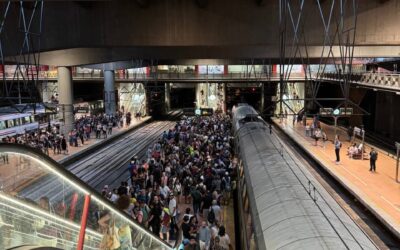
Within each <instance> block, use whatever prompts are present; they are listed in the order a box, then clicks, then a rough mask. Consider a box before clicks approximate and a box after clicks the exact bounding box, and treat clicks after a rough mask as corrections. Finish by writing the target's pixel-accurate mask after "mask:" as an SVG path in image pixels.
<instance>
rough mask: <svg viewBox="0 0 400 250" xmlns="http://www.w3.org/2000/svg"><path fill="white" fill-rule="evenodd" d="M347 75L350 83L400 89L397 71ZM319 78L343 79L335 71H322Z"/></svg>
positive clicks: (399, 77) (399, 76) (394, 89)
mask: <svg viewBox="0 0 400 250" xmlns="http://www.w3.org/2000/svg"><path fill="white" fill-rule="evenodd" d="M348 77H349V78H348V79H349V80H350V81H351V82H352V83H356V84H360V85H364V86H368V87H373V88H380V89H387V90H393V91H400V74H398V73H373V72H365V73H354V74H351V75H350V76H348ZM319 78H320V79H329V80H341V79H343V75H340V74H337V73H324V74H321V75H319Z"/></svg>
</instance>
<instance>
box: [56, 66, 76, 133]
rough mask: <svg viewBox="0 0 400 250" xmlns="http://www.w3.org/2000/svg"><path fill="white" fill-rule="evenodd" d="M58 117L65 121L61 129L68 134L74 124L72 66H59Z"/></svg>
mask: <svg viewBox="0 0 400 250" xmlns="http://www.w3.org/2000/svg"><path fill="white" fill-rule="evenodd" d="M57 74H58V100H59V111H58V117H59V118H60V119H62V121H63V127H62V128H61V131H62V132H63V133H64V134H65V135H66V136H68V133H69V131H71V130H72V128H73V124H74V106H73V103H74V90H73V82H72V74H71V68H70V67H58V68H57Z"/></svg>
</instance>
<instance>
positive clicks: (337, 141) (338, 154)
mask: <svg viewBox="0 0 400 250" xmlns="http://www.w3.org/2000/svg"><path fill="white" fill-rule="evenodd" d="M334 144H335V153H336V164H339V162H340V148H341V147H342V143H341V142H340V140H339V136H338V135H336V137H335V142H334Z"/></svg>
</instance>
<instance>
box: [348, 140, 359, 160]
mask: <svg viewBox="0 0 400 250" xmlns="http://www.w3.org/2000/svg"><path fill="white" fill-rule="evenodd" d="M357 152H358V149H357V144H355V143H354V144H353V145H351V146H350V147H349V149H348V150H347V154H348V155H349V157H350V158H353V155H354V154H357Z"/></svg>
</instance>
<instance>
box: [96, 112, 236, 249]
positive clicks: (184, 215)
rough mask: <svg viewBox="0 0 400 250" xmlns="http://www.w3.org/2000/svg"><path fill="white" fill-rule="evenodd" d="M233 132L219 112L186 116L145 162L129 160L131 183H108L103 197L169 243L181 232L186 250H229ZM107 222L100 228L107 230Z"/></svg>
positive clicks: (233, 186)
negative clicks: (227, 226)
mask: <svg viewBox="0 0 400 250" xmlns="http://www.w3.org/2000/svg"><path fill="white" fill-rule="evenodd" d="M230 129H231V122H230V119H229V117H228V116H225V115H221V114H218V115H213V116H211V117H190V118H183V119H182V120H181V121H179V122H177V123H176V125H175V127H174V128H173V129H171V130H169V131H164V133H163V134H162V135H161V138H160V139H159V140H158V141H157V142H156V143H155V144H154V145H152V146H151V147H149V148H148V150H147V152H146V155H145V157H144V159H142V160H140V159H138V157H133V158H132V159H131V162H130V164H129V167H128V169H127V171H128V173H129V177H130V178H129V179H130V181H127V182H125V181H123V182H122V183H121V185H120V186H119V187H116V188H110V186H108V185H107V186H105V187H104V189H103V190H102V195H103V196H104V197H106V198H108V199H109V200H110V201H111V202H114V203H115V204H116V205H117V206H118V207H119V208H120V209H122V210H123V211H125V212H126V213H127V214H128V215H129V216H131V217H132V218H133V219H134V220H136V221H137V222H138V223H139V224H141V225H142V226H143V227H145V228H147V229H149V230H151V232H153V233H154V234H155V235H157V236H159V237H160V238H162V239H164V240H166V241H171V240H176V239H177V238H178V236H179V234H182V237H183V241H182V242H183V248H184V249H221V250H222V249H226V250H228V249H229V248H230V245H231V243H230V238H229V236H228V234H227V232H226V229H225V226H224V225H225V224H226V222H227V220H229V219H228V218H224V215H223V214H224V213H223V206H224V205H226V204H228V203H229V201H230V197H231V191H232V190H233V189H234V188H235V186H236V184H235V183H236V181H235V179H236V167H237V161H236V160H235V158H234V155H233V151H232V147H231V137H230ZM104 218H105V217H102V218H100V220H99V224H101V225H103V226H104V227H107V220H108V219H107V218H106V219H104ZM231 219H232V218H231ZM121 244H122V243H121ZM121 247H123V246H121Z"/></svg>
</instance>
